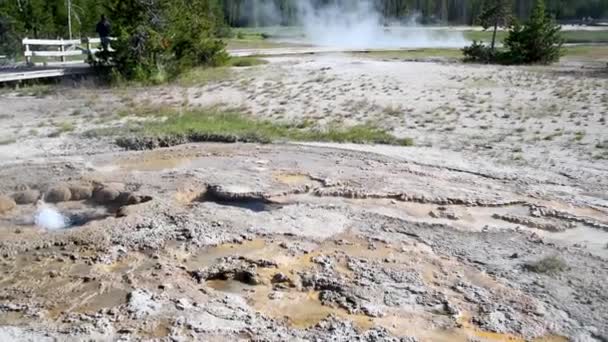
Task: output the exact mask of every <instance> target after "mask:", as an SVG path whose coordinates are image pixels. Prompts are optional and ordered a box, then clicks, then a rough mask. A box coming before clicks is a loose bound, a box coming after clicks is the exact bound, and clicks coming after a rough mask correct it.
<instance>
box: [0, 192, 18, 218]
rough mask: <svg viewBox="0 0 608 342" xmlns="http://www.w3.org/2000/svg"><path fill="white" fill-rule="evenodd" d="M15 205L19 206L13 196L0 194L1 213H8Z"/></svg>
mask: <svg viewBox="0 0 608 342" xmlns="http://www.w3.org/2000/svg"><path fill="white" fill-rule="evenodd" d="M15 207H17V203H15V201H14V200H13V199H12V198H10V197H7V196H3V195H0V214H6V213H8V212H9V211H11V210H13V209H15Z"/></svg>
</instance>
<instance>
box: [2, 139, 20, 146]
mask: <svg viewBox="0 0 608 342" xmlns="http://www.w3.org/2000/svg"><path fill="white" fill-rule="evenodd" d="M16 142H17V139H14V138H8V139H1V140H0V146H2V145H10V144H14V143H16Z"/></svg>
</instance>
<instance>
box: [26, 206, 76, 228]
mask: <svg viewBox="0 0 608 342" xmlns="http://www.w3.org/2000/svg"><path fill="white" fill-rule="evenodd" d="M34 222H35V223H36V226H38V227H40V228H44V229H48V230H58V229H63V228H65V227H67V226H68V225H69V224H70V220H69V219H68V218H67V217H65V216H63V215H62V214H61V213H60V212H59V211H58V210H57V209H55V208H53V207H51V206H49V205H48V204H46V203H39V204H38V210H37V212H36V217H35V218H34Z"/></svg>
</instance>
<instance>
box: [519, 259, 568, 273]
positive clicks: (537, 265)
mask: <svg viewBox="0 0 608 342" xmlns="http://www.w3.org/2000/svg"><path fill="white" fill-rule="evenodd" d="M525 268H526V269H527V270H528V271H530V272H535V273H543V274H556V273H559V272H562V271H565V270H566V269H567V268H568V265H567V264H566V262H565V261H564V260H562V259H561V258H560V257H558V256H549V257H545V258H542V259H540V260H538V261H535V262H531V263H528V264H526V265H525Z"/></svg>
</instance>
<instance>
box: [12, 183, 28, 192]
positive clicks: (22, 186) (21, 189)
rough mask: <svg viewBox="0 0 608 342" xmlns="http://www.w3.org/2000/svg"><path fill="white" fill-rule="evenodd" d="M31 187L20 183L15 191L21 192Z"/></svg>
mask: <svg viewBox="0 0 608 342" xmlns="http://www.w3.org/2000/svg"><path fill="white" fill-rule="evenodd" d="M29 189H30V187H29V186H27V185H26V184H19V185H17V186H16V187H15V191H19V192H21V191H27V190H29Z"/></svg>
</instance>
